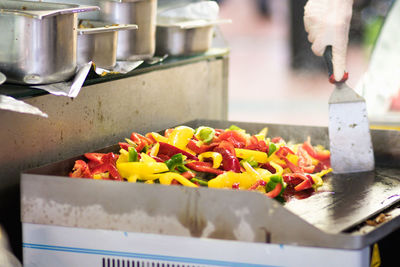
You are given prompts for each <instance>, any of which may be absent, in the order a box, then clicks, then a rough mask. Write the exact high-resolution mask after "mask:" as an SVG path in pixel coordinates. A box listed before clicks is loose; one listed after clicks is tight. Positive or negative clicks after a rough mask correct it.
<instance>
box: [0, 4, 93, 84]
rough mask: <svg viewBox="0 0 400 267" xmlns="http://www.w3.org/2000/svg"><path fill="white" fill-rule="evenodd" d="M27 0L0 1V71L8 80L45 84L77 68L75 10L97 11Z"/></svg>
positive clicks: (61, 79)
mask: <svg viewBox="0 0 400 267" xmlns="http://www.w3.org/2000/svg"><path fill="white" fill-rule="evenodd" d="M98 9H99V8H98V7H95V6H78V5H70V4H55V3H44V2H29V1H9V0H2V1H1V2H0V25H1V27H0V36H1V38H0V71H1V72H3V73H4V74H5V75H6V76H7V81H8V82H11V83H22V84H46V83H54V82H60V81H65V80H68V79H70V78H71V77H72V76H73V75H74V73H75V70H76V41H77V35H76V34H77V13H78V12H85V11H92V10H98Z"/></svg>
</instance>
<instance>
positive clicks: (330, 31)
mask: <svg viewBox="0 0 400 267" xmlns="http://www.w3.org/2000/svg"><path fill="white" fill-rule="evenodd" d="M352 8H353V0H308V2H307V4H306V5H305V7H304V26H305V29H306V31H307V32H308V40H309V41H310V42H311V43H312V47H311V49H312V51H313V52H314V54H316V55H317V56H322V55H323V54H324V51H325V48H326V47H327V46H328V45H331V46H332V64H333V74H334V77H335V80H336V81H340V80H342V77H343V75H344V73H345V66H346V54H347V43H348V41H349V29H350V21H351V15H352V11H353V10H352Z"/></svg>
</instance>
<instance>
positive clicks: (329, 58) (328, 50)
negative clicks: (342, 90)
mask: <svg viewBox="0 0 400 267" xmlns="http://www.w3.org/2000/svg"><path fill="white" fill-rule="evenodd" d="M324 59H325V63H326V66H327V68H328V73H329V82H330V83H333V84H335V83H344V82H345V81H347V79H348V78H349V73H348V72H345V73H344V74H343V77H342V79H341V80H340V81H338V82H337V81H336V80H335V76H334V75H333V64H332V46H331V45H328V46H327V47H326V48H325V51H324Z"/></svg>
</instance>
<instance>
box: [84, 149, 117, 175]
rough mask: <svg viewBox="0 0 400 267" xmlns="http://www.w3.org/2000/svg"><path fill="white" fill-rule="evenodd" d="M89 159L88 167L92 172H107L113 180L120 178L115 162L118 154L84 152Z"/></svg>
mask: <svg viewBox="0 0 400 267" xmlns="http://www.w3.org/2000/svg"><path fill="white" fill-rule="evenodd" d="M84 155H85V157H86V158H88V159H89V163H88V166H89V169H90V170H91V173H92V174H97V173H104V172H109V174H110V176H111V178H112V179H114V180H122V177H121V175H120V174H119V172H118V170H117V168H116V167H115V163H116V161H117V159H118V155H115V154H114V153H112V152H110V153H107V154H104V153H86V154H84Z"/></svg>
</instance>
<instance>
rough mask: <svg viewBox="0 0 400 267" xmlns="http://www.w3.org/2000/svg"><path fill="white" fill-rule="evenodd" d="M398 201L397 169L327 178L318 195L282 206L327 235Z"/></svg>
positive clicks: (399, 196) (361, 220) (399, 189)
mask: <svg viewBox="0 0 400 267" xmlns="http://www.w3.org/2000/svg"><path fill="white" fill-rule="evenodd" d="M399 201H400V169H393V168H379V167H378V168H376V170H375V171H374V172H365V173H355V174H345V175H336V174H330V175H327V176H326V178H325V179H324V185H323V186H322V187H321V188H319V190H318V192H317V193H315V194H313V195H312V196H310V197H309V198H306V199H301V200H297V199H293V200H290V201H288V202H287V203H286V204H285V207H286V208H288V209H289V210H290V211H292V212H293V213H295V214H297V215H299V216H300V217H301V218H303V219H304V220H306V221H308V222H309V223H311V224H312V225H314V226H316V227H318V228H320V229H321V230H323V231H326V232H329V233H339V232H343V231H345V230H346V229H349V228H351V227H353V226H355V225H357V224H359V223H361V222H363V221H365V220H366V219H368V218H369V217H371V216H373V215H375V214H378V213H380V212H381V211H383V210H385V209H387V208H389V207H390V206H392V205H393V204H394V203H397V202H399Z"/></svg>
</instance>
